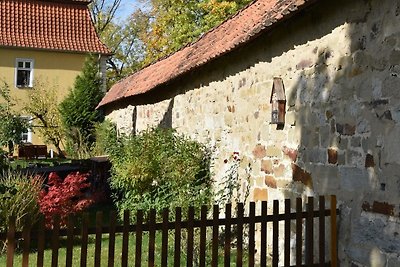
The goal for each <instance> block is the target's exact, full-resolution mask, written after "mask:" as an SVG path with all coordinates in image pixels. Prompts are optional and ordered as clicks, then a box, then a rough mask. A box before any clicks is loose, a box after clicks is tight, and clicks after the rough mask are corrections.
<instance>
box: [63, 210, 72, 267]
mask: <svg viewBox="0 0 400 267" xmlns="http://www.w3.org/2000/svg"><path fill="white" fill-rule="evenodd" d="M73 245H74V218H73V217H72V216H68V222H67V249H66V250H67V251H66V256H65V267H72V253H73V252H72V251H73Z"/></svg>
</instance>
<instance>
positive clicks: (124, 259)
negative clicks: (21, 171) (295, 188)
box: [0, 196, 338, 267]
mask: <svg viewBox="0 0 400 267" xmlns="http://www.w3.org/2000/svg"><path fill="white" fill-rule="evenodd" d="M305 204H306V205H303V203H302V199H300V198H298V199H296V205H295V207H293V208H292V207H291V201H290V200H289V199H286V200H285V202H284V213H280V212H279V201H277V200H275V201H273V206H272V208H273V209H272V210H273V213H272V214H268V206H267V202H262V203H261V214H260V215H257V214H256V203H254V202H251V203H250V204H249V209H248V212H247V213H248V214H247V215H245V213H244V206H243V204H242V203H240V204H238V206H237V207H236V213H237V216H234V217H233V216H232V206H231V204H228V205H226V206H225V210H224V213H223V214H224V215H223V216H220V207H219V206H217V205H215V206H213V210H212V218H208V217H210V216H209V215H210V214H211V213H210V212H209V211H208V210H207V207H205V206H204V207H202V208H201V211H200V213H199V214H200V218H195V209H194V208H193V207H191V208H189V210H188V214H187V219H185V220H182V210H181V208H177V209H176V210H175V216H174V218H175V219H174V221H169V211H168V210H164V211H163V212H162V220H160V221H159V222H157V220H156V211H155V210H151V211H150V213H149V216H148V218H149V219H148V220H147V221H146V222H144V216H143V212H142V211H139V212H138V213H137V216H136V224H133V225H132V224H130V223H129V222H130V218H129V212H125V213H124V217H123V222H122V225H117V217H116V213H115V212H111V213H110V218H109V224H108V225H107V226H104V225H103V223H102V221H103V213H102V212H98V213H97V214H96V226H95V227H93V228H89V227H88V224H89V217H88V215H87V214H85V215H84V216H83V218H82V223H81V225H82V227H79V228H78V227H76V226H74V223H73V222H74V221H75V220H74V219H73V218H69V219H68V223H67V227H66V228H63V229H60V228H59V227H55V228H54V229H52V230H49V231H48V230H45V228H44V224H43V223H41V224H40V225H39V227H38V229H37V230H35V231H29V230H24V231H23V232H16V231H15V221H14V220H13V219H10V224H9V229H8V232H7V233H2V234H0V240H3V241H4V240H7V267H11V266H13V263H14V257H15V254H16V253H15V246H16V240H19V241H20V242H22V246H21V247H22V266H23V267H27V266H28V265H29V255H32V254H30V253H32V249H31V247H30V243H31V241H32V240H33V239H36V240H35V241H36V244H37V246H35V251H36V252H35V253H37V257H36V259H37V261H36V266H38V267H42V266H43V265H44V249H45V242H46V240H49V239H50V240H51V241H50V242H51V251H52V252H51V266H54V267H55V266H57V265H58V262H59V249H60V237H62V238H66V257H65V265H64V264H63V266H66V267H71V266H72V256H73V255H72V254H73V240H74V237H76V236H79V237H80V246H81V249H80V254H81V255H80V266H87V264H88V254H87V251H88V236H89V235H95V244H94V246H95V249H94V263H93V264H94V266H96V267H97V266H108V267H113V266H114V265H115V260H116V258H118V261H120V262H119V264H120V265H118V266H122V267H127V266H135V267H139V266H148V267H154V266H155V255H160V257H161V265H159V266H162V267H164V266H181V257H182V251H181V249H182V242H185V241H186V244H185V246H184V248H185V254H183V255H186V261H185V262H186V266H188V267H191V266H193V264H194V263H193V262H194V260H196V261H197V262H198V263H199V266H201V267H205V266H206V265H207V266H212V267H216V266H218V257H219V255H220V254H219V252H223V255H224V263H223V266H225V267H226V266H230V264H231V258H232V257H235V258H236V259H233V260H235V261H236V266H239V267H240V266H244V261H243V258H244V256H246V266H249V267H252V266H255V264H256V263H257V264H259V266H273V267H276V266H278V264H283V265H284V266H291V265H290V261H291V257H292V258H293V261H294V259H295V266H337V227H336V216H337V211H338V210H337V209H336V197H335V196H330V208H328V209H327V208H326V207H325V197H324V196H321V197H319V202H318V207H316V208H315V209H314V198H313V197H308V201H307V203H305ZM292 210H293V211H294V212H292ZM325 217H329V219H326V218H325ZM56 220H59V219H57V218H56ZM280 222H281V223H280ZM292 222H293V223H292ZM269 223H271V224H272V230H273V231H272V259H271V261H270V259H269V258H268V257H267V245H268V244H267V235H269V234H271V232H270V231H268V229H270V228H271V225H269ZM257 224H258V225H259V228H257V229H260V231H259V232H258V234H260V240H261V242H260V244H261V245H260V247H259V248H257V251H256V247H255V237H256V234H257V231H256V226H257ZM56 225H57V223H56ZM294 225H295V227H294ZM326 225H330V227H329V228H327V227H326ZM268 226H269V227H268ZM282 226H283V229H279V228H280V227H282ZM196 228H197V229H198V230H196V231H197V232H196V233H199V235H198V236H199V237H198V238H199V239H198V240H197V241H196V242H198V243H196V244H198V253H197V254H196V255H197V257H198V258H197V259H194V258H193V257H194V256H193V255H194V250H195V241H194V240H195V238H194V236H195V229H196ZM303 228H304V233H303ZM207 229H209V232H208V233H210V232H212V237H211V235H210V236H209V237H208V236H207ZM315 229H318V231H315ZM327 229H329V230H327ZM171 230H172V232H173V237H174V238H169V235H170V234H169V232H171ZM157 231H161V236H162V238H161V251H156V246H155V243H156V238H155V237H156V232H157ZM183 232H184V233H185V234H184V235H183V234H182V233H183ZM280 232H281V233H282V232H283V233H284V234H283V237H280ZM315 232H318V234H317V233H315ZM326 232H328V233H329V232H330V236H328V237H326ZM118 233H120V234H121V235H122V254H121V256H120V257H119V256H118V257H116V255H115V236H116V234H118ZM103 234H108V237H109V244H108V261H107V263H105V262H101V257H100V255H101V250H102V249H104V248H102V244H101V240H102V235H103ZM131 234H134V236H135V238H134V241H135V249H134V250H135V251H134V255H135V257H134V262H128V253H129V251H130V245H129V235H131ZM144 234H147V235H148V244H147V245H148V250H147V252H148V253H147V255H143V254H144V253H143V247H144V245H146V244H143V236H144ZM244 234H245V235H244ZM46 235H47V237H46ZM294 235H295V240H296V249H295V252H294V251H292V252H293V253H292V254H295V255H291V248H290V239H291V237H292V238H293V236H294ZM221 236H223V237H224V238H223V240H222V243H223V245H221ZM244 236H246V237H247V238H244ZM183 237H185V239H186V240H184V239H183ZM46 238H47V239H46ZM280 238H283V241H284V242H283V243H284V249H283V252H282V253H281V255H279V240H280ZM303 238H304V239H303ZM329 238H330V240H327V239H329ZM170 239H172V240H174V244H173V247H174V251H173V257H172V256H171V257H170V258H168V247H169V245H171V244H168V242H169V241H168V240H170ZM270 239H271V238H270ZM131 240H132V239H131ZM281 240H282V239H281ZM303 240H304V241H303ZM315 240H317V241H316V242H315ZM210 241H211V249H207V248H206V247H207V242H210ZM326 241H330V242H328V243H330V245H329V246H326ZM314 243H317V244H314ZM232 244H234V247H235V253H234V254H235V255H234V254H233V253H232ZM222 247H223V248H222ZM325 247H329V249H328V250H329V251H326V249H325ZM316 251H317V253H316ZM256 252H257V253H256ZM207 253H208V254H207ZM314 253H316V255H314ZM245 254H247V255H245ZM207 256H208V259H209V261H208V262H206V258H207ZM279 256H281V257H283V258H282V259H279ZM256 257H257V258H258V259H256ZM326 258H330V260H328V261H327V260H326ZM210 259H211V261H210ZM314 260H316V261H317V263H315V262H314ZM172 262H173V265H172ZM168 263H169V265H168ZM31 266H32V265H31ZM257 266H258V265H257Z"/></svg>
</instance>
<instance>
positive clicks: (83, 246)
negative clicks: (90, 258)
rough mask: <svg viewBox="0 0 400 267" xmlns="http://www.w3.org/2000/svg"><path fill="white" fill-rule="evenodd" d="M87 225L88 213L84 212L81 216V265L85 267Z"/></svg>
mask: <svg viewBox="0 0 400 267" xmlns="http://www.w3.org/2000/svg"><path fill="white" fill-rule="evenodd" d="M88 225H89V214H88V213H86V212H85V213H84V214H83V217H82V234H81V267H86V264H87V248H88Z"/></svg>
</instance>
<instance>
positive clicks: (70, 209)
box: [39, 172, 94, 228]
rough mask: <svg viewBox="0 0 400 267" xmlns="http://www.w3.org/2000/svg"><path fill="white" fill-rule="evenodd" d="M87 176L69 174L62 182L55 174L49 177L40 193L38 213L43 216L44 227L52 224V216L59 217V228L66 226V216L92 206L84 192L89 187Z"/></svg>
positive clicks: (91, 201)
mask: <svg viewBox="0 0 400 267" xmlns="http://www.w3.org/2000/svg"><path fill="white" fill-rule="evenodd" d="M87 177H88V174H82V173H79V172H76V173H70V174H68V175H67V177H65V179H64V180H62V179H61V178H60V177H59V176H58V175H57V174H56V173H54V172H52V173H50V175H49V178H48V182H47V185H48V187H47V188H45V189H43V190H42V191H41V193H40V198H39V205H40V212H41V213H43V214H44V216H45V221H46V227H48V228H51V227H52V226H53V224H54V220H53V219H54V216H60V219H61V226H65V225H66V224H67V220H68V216H69V215H70V214H75V213H77V212H80V211H83V210H85V209H86V208H88V207H89V206H90V205H91V204H93V202H94V201H93V200H92V198H91V197H90V196H88V195H87V194H85V191H86V190H87V189H88V188H89V187H90V183H89V182H88V181H87Z"/></svg>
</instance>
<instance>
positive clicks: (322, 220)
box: [318, 196, 325, 267]
mask: <svg viewBox="0 0 400 267" xmlns="http://www.w3.org/2000/svg"><path fill="white" fill-rule="evenodd" d="M324 210H325V197H324V196H320V197H319V236H318V239H319V266H321V267H322V266H324V264H325V214H324Z"/></svg>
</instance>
